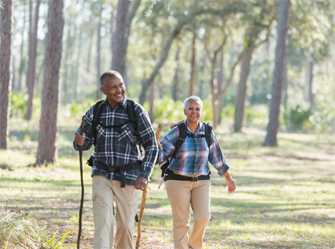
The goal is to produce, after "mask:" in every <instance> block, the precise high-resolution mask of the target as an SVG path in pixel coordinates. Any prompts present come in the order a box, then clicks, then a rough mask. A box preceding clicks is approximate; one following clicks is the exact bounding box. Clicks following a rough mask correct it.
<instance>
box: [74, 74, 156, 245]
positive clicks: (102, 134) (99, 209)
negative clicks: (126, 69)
mask: <svg viewBox="0 0 335 249" xmlns="http://www.w3.org/2000/svg"><path fill="white" fill-rule="evenodd" d="M100 83H101V91H102V92H103V93H104V94H105V95H106V97H107V98H106V100H104V101H102V102H98V103H97V104H96V105H94V106H93V107H91V108H90V109H89V110H88V111H87V112H86V114H85V115H84V116H83V119H82V123H81V126H80V128H79V129H78V130H77V132H76V134H75V138H74V147H75V149H77V150H78V149H79V148H81V149H82V150H87V149H89V148H90V147H91V145H92V144H94V146H95V150H94V154H93V156H92V157H91V160H89V161H90V162H91V163H90V164H91V166H92V177H93V180H92V181H93V183H92V188H93V189H92V198H93V218H94V226H95V233H94V249H112V248H113V242H114V243H115V248H116V249H133V248H134V247H133V244H132V237H133V230H134V226H135V224H134V217H135V213H136V209H137V201H136V189H140V190H143V189H144V187H145V185H146V184H147V182H148V179H149V177H150V174H151V170H152V168H153V165H154V162H155V160H156V157H157V154H158V146H157V142H156V139H155V134H154V130H153V128H152V126H151V123H150V120H149V118H148V115H147V114H146V113H145V112H144V110H143V108H142V107H141V106H140V105H138V104H137V103H135V102H134V101H132V100H130V99H127V98H126V97H125V84H124V81H123V78H122V76H121V74H120V73H118V72H117V71H108V72H105V73H103V74H102V75H101V77H100ZM139 145H140V146H142V147H143V148H144V151H145V154H144V156H143V155H141V154H142V153H141V151H140V149H139ZM113 201H115V203H116V233H115V238H114V239H113V223H114V219H113Z"/></svg>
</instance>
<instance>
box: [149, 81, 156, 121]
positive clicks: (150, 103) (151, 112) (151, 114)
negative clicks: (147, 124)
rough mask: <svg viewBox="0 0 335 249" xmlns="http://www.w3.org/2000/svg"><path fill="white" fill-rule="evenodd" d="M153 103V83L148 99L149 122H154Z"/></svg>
mask: <svg viewBox="0 0 335 249" xmlns="http://www.w3.org/2000/svg"><path fill="white" fill-rule="evenodd" d="M154 101H155V82H154V83H153V84H152V85H151V87H150V98H149V116H150V119H151V121H152V122H153V121H154Z"/></svg>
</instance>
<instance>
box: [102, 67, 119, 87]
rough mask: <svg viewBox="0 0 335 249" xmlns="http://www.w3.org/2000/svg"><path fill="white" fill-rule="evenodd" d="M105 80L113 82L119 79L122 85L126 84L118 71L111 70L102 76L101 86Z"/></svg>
mask: <svg viewBox="0 0 335 249" xmlns="http://www.w3.org/2000/svg"><path fill="white" fill-rule="evenodd" d="M105 79H111V80H115V79H118V80H120V81H121V82H122V83H124V81H123V77H122V75H121V74H120V73H119V72H118V71H115V70H109V71H106V72H104V73H103V74H102V75H101V76H100V84H103V82H104V80H105Z"/></svg>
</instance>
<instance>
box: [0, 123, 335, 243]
mask: <svg viewBox="0 0 335 249" xmlns="http://www.w3.org/2000/svg"><path fill="white" fill-rule="evenodd" d="M73 129H74V128H73V127H61V128H60V135H59V137H58V143H59V150H58V152H59V158H58V161H57V163H56V164H54V165H49V166H48V167H39V168H36V167H31V166H29V164H31V163H33V162H34V157H35V153H36V133H34V131H31V130H30V129H25V128H18V129H17V130H15V129H14V130H12V131H11V133H10V137H9V139H10V143H9V144H10V148H9V150H7V151H0V217H2V218H0V240H1V232H3V231H1V229H4V225H3V224H1V222H2V223H4V218H3V217H7V218H8V217H9V216H10V215H12V217H16V222H17V224H18V225H20V224H21V225H22V223H23V221H31V222H32V223H31V224H36V225H35V226H37V227H39V230H38V231H39V232H43V231H44V232H45V233H47V234H48V236H47V237H48V238H49V239H48V245H49V247H50V248H75V243H76V236H77V228H78V209H79V202H80V175H79V162H78V156H77V154H76V152H74V151H73V150H72V147H71V139H72V133H73ZM218 137H219V140H220V142H221V145H222V148H223V150H224V152H225V156H226V158H227V160H228V161H229V163H230V164H231V166H232V167H231V169H230V172H231V174H232V175H233V177H234V178H235V180H236V184H237V191H236V193H234V194H228V193H227V191H226V187H225V184H224V180H223V179H222V178H219V177H218V176H217V174H216V172H215V170H214V169H213V170H212V171H213V174H212V176H213V177H212V188H211V211H212V219H211V221H210V224H209V227H208V229H207V233H206V237H205V244H206V246H205V249H214V248H215V249H228V248H229V249H260V248H271V249H275V248H285V249H288V248H292V249H293V248H294V249H296V248H301V249H331V248H335V233H334V231H335V138H334V137H331V136H329V135H311V134H297V133H280V136H279V146H278V147H276V148H266V147H263V146H261V143H262V141H263V138H264V133H263V132H260V131H258V130H253V129H246V130H245V132H244V133H241V134H231V133H228V132H225V133H222V134H218ZM32 141H33V142H32ZM88 156H89V153H88V152H86V153H85V154H84V158H85V159H86V158H87V157H88ZM84 161H85V160H84ZM158 171H159V169H158V168H156V169H155V172H154V174H153V177H152V182H151V184H150V190H149V194H148V199H147V204H146V208H145V215H144V221H143V224H142V246H141V248H145V249H172V248H173V246H172V238H171V237H172V236H171V226H172V222H171V211H170V206H169V203H168V200H167V197H166V193H165V190H164V187H161V188H160V189H158V182H159V173H160V172H158ZM84 178H85V203H84V215H83V234H82V248H83V249H88V248H92V237H93V221H92V201H91V177H90V168H89V167H88V166H85V172H84ZM139 197H140V196H139ZM1 219H2V220H1ZM13 219H14V218H13ZM16 229H18V228H17V226H16ZM35 231H36V229H35ZM13 234H14V232H13ZM3 236H4V235H3ZM6 236H7V237H6V238H5V239H6V240H7V241H6V243H7V247H8V249H14V247H13V246H14V245H15V242H14V241H10V240H11V239H13V240H14V239H15V238H14V236H13V235H11V236H8V235H6ZM27 236H28V235H27ZM3 239H4V238H3ZM16 240H19V238H16ZM62 240H63V241H62ZM2 243H3V245H4V244H5V242H2ZM8 245H12V247H11V246H8ZM52 245H53V246H54V247H52ZM56 245H59V247H56ZM21 246H22V245H21ZM0 247H1V242H0ZM15 248H29V246H27V247H23V246H22V247H20V246H19V245H16V246H15ZM31 248H33V247H31ZM46 248H47V247H46Z"/></svg>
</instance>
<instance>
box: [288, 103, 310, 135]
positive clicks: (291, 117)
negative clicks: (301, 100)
mask: <svg viewBox="0 0 335 249" xmlns="http://www.w3.org/2000/svg"><path fill="white" fill-rule="evenodd" d="M310 116H311V110H310V109H308V108H304V107H302V106H300V105H296V106H295V107H293V108H289V109H288V110H287V111H286V112H285V113H284V122H285V124H286V127H287V128H288V130H292V131H297V130H302V129H303V128H304V126H305V125H306V124H307V123H308V122H309V117H310Z"/></svg>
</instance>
